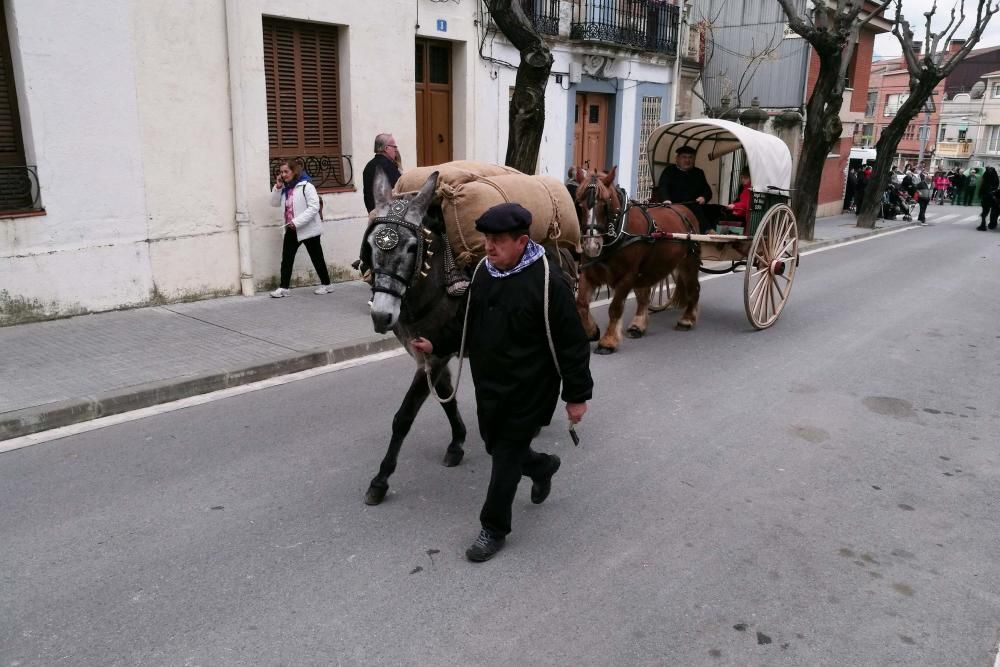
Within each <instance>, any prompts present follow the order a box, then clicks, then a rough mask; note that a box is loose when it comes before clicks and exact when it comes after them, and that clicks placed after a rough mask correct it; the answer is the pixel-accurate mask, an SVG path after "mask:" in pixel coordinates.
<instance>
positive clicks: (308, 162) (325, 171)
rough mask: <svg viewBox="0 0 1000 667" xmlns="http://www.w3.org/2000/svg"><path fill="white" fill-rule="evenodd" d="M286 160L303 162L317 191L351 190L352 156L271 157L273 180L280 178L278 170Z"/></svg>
mask: <svg viewBox="0 0 1000 667" xmlns="http://www.w3.org/2000/svg"><path fill="white" fill-rule="evenodd" d="M285 160H302V163H303V164H304V165H305V168H306V173H308V174H309V178H310V179H312V184H313V185H315V186H316V189H317V190H334V189H340V188H349V187H351V185H353V181H354V165H353V164H352V162H351V156H350V155H282V156H277V157H274V156H272V157H271V180H270V184H271V185H274V180H275V178H277V176H278V169H279V168H280V167H281V163H282V162H284V161H285Z"/></svg>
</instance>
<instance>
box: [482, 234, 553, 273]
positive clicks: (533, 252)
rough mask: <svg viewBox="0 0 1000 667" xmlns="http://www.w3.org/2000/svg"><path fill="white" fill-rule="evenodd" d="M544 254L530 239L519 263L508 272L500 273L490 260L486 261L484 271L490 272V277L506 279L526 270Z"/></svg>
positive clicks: (542, 249)
mask: <svg viewBox="0 0 1000 667" xmlns="http://www.w3.org/2000/svg"><path fill="white" fill-rule="evenodd" d="M544 254H545V249H544V248H542V246H540V245H538V244H537V243H535V242H534V241H532V240H531V239H528V245H527V247H525V249H524V254H523V255H521V261H520V262H518V263H517V266H515V267H514V268H513V269H511V270H510V271H501V270H500V269H498V268H497V267H495V266H493V264H492V262H490V260H488V259H487V260H486V270H487V271H489V272H490V275H491V276H493V277H494V278H506V277H507V276H512V275H514V274H515V273H520V272H521V271H524V270H525V269H526V268H528V267H529V266H531V265H532V264H534V263H535V262H537V261H538V260H540V259H541V258H542V256H543V255H544Z"/></svg>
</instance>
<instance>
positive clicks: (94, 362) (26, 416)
mask: <svg viewBox="0 0 1000 667" xmlns="http://www.w3.org/2000/svg"><path fill="white" fill-rule="evenodd" d="M912 224H913V223H904V222H900V221H879V223H878V225H877V228H876V230H875V231H874V232H873V231H870V230H865V229H859V228H857V227H855V217H854V215H840V216H833V217H829V218H820V219H819V220H817V221H816V232H815V237H816V240H814V241H812V242H809V243H803V244H801V250H803V251H804V250H807V249H810V248H816V247H820V246H824V245H831V244H834V243H839V242H843V241H846V240H851V239H855V238H862V237H865V236H870V235H872V234H878V233H882V232H884V231H888V230H889V229H894V228H899V227H906V226H911V225H912ZM312 289H313V288H311V287H309V288H301V289H295V290H292V296H291V297H287V298H284V299H272V298H270V297H269V296H268V295H267V294H266V293H263V294H258V295H257V296H254V297H251V298H246V297H240V296H234V297H225V298H221V299H210V300H206V301H196V302H192V303H180V304H174V305H170V306H157V307H152V308H139V309H135V310H126V311H115V312H109V313H98V314H95V315H82V316H79V317H72V318H68V319H63V320H53V321H49V322H37V323H31V324H21V325H16V326H10V327H3V328H0V351H2V356H0V441H2V440H8V439H10V438H15V437H18V436H22V435H27V434H30V433H35V432H38V431H44V430H48V429H52V428H58V427H60V426H66V425H69V424H74V423H77V422H82V421H87V420H90V419H96V418H98V417H105V416H108V415H113V414H118V413H121V412H127V411H129V410H136V409H139V408H143V407H148V406H150V405H156V404H159V403H167V402H170V401H175V400H178V399H181V398H186V397H189V396H194V395H198V394H205V393H208V392H212V391H217V390H219V389H225V388H228V387H234V386H238V385H241V384H247V383H249V382H256V381H258V380H264V379H266V378H269V377H274V376H277V375H285V374H289V373H295V372H298V371H302V370H306V369H308V368H314V367H317V366H324V365H327V364H331V363H336V362H339V361H345V360H347V359H354V358H357V357H362V356H366V355H369V354H374V353H376V352H382V351H386V350H393V349H396V348H397V347H398V343H397V342H396V339H395V337H394V336H392V335H391V334H390V335H379V334H376V333H375V332H374V330H373V329H372V324H371V319H370V318H369V315H368V296H369V291H368V290H369V288H368V285H366V284H364V283H362V282H347V283H338V284H336V285H334V289H333V292H332V293H331V294H327V295H323V296H317V295H314V294H313V293H312Z"/></svg>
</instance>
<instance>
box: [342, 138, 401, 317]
mask: <svg viewBox="0 0 1000 667" xmlns="http://www.w3.org/2000/svg"><path fill="white" fill-rule="evenodd" d="M398 161H399V148H398V147H397V146H396V139H395V138H394V137H393V136H392V135H391V134H387V133H382V134H379V135H376V136H375V157H373V158H372V159H371V160H369V161H368V164H366V165H365V170H364V171H363V172H362V174H361V183H362V193H363V194H364V197H365V208H366V209H367V210H368V212H369V213H371V212H372V211H373V210H375V190H374V188H375V173H376V172H377V171H379V170H381V171H382V173H384V174H385V177H386V178H387V179H389V186H390V187H393V186H395V185H396V181H398V180H399V166H398V165H397V162H398ZM370 254H371V253H370V248H369V247H368V236H367V235H365V236H363V237H362V238H361V250H360V251H359V252H358V256H359V257H360V258H361V259H358V260H357V261H356V262H354V264H352V265H351V266H353V267H354V268H355V269H357V270H358V271H360V272H361V275H362V277H363V278H364V279H365V280H369V275H370V274H368V273H367V272H368V270H369V267H368V265H367V264H366V263H365V260H364V258H365V257H367V256H369V255H370ZM369 303H371V302H370V301H369Z"/></svg>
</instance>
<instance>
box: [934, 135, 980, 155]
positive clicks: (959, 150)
mask: <svg viewBox="0 0 1000 667" xmlns="http://www.w3.org/2000/svg"><path fill="white" fill-rule="evenodd" d="M936 153H937V156H938V157H958V158H962V157H969V156H971V155H972V140H971V139H962V140H959V141H939V142H938V143H937V151H936Z"/></svg>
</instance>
